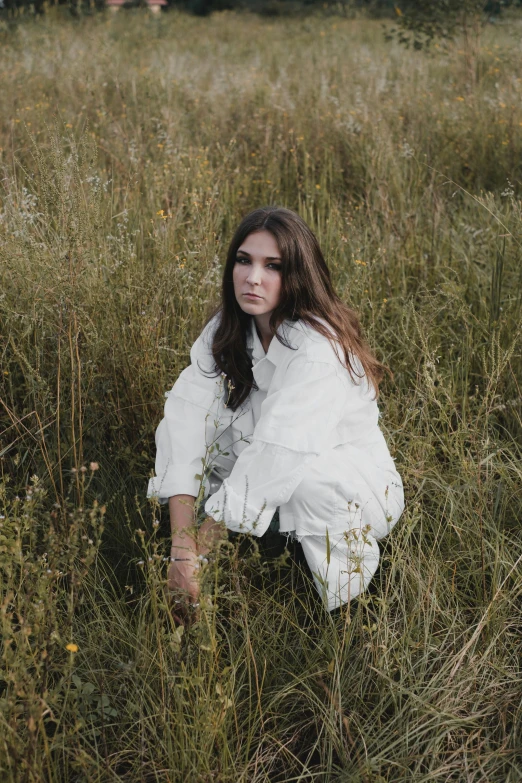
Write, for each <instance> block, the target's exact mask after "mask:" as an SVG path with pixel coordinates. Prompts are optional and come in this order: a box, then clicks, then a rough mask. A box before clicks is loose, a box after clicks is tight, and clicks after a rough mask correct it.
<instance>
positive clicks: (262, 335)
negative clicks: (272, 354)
mask: <svg viewBox="0 0 522 783" xmlns="http://www.w3.org/2000/svg"><path fill="white" fill-rule="evenodd" d="M254 321H255V324H256V328H257V333H258V335H259V339H260V340H261V345H262V346H263V349H264V351H265V353H266V352H267V351H268V348H269V346H270V343H271V342H272V338H273V336H274V335H273V334H272V331H271V329H270V313H267V314H266V315H255V316H254Z"/></svg>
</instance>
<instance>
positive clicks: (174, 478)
mask: <svg viewBox="0 0 522 783" xmlns="http://www.w3.org/2000/svg"><path fill="white" fill-rule="evenodd" d="M196 473H197V470H196V468H194V466H193V465H173V466H171V467H170V468H168V469H167V470H166V471H165V473H164V474H163V475H162V476H153V478H151V479H150V480H149V486H148V489H147V497H148V498H153V497H154V498H158V500H159V502H160V503H167V502H168V499H169V498H171V497H172V496H173V495H192V496H193V497H195V498H196V497H197V496H198V494H199V489H200V487H201V480H200V479H197V478H196Z"/></svg>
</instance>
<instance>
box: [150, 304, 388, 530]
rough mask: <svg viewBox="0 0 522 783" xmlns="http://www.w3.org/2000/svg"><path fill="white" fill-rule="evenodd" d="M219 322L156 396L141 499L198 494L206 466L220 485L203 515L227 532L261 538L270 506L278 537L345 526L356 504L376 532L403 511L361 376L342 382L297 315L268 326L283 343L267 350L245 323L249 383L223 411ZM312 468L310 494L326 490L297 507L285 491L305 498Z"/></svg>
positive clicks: (342, 373) (327, 347)
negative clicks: (152, 450) (160, 414)
mask: <svg viewBox="0 0 522 783" xmlns="http://www.w3.org/2000/svg"><path fill="white" fill-rule="evenodd" d="M218 318H219V314H218V315H217V316H215V318H214V319H213V320H212V321H211V322H210V323H209V324H208V325H207V326H206V328H205V329H204V330H203V332H202V333H201V335H200V336H199V337H198V339H197V340H196V342H195V343H194V345H193V346H192V349H191V353H190V357H191V364H190V366H189V367H187V368H186V369H185V370H183V372H182V373H181V374H180V376H179V378H178V380H177V381H176V383H175V384H174V387H173V388H172V390H171V391H170V392H168V393H167V395H166V396H167V400H166V403H165V411H164V418H163V419H162V421H161V422H160V424H159V426H158V429H157V431H156V447H157V453H156V476H155V477H154V478H152V479H151V480H150V482H149V490H148V496H149V497H150V496H156V497H158V498H159V499H160V502H166V500H167V499H168V498H169V497H171V496H172V495H177V494H188V495H194V496H197V495H198V492H199V489H200V486H201V481H202V480H203V481H205V478H204V477H203V478H202V474H204V468H208V467H212V469H213V471H214V473H215V474H217V476H219V477H220V478H222V479H223V482H222V484H221V487H220V488H219V490H218V491H217V492H215V493H214V494H212V495H210V497H209V498H208V500H207V501H206V503H205V511H206V513H207V514H209V515H210V516H212V517H214V519H216V520H218V521H221V520H223V521H224V522H225V524H226V526H227V527H228V528H229V529H230V530H233V531H236V532H251V533H253V534H255V535H257V536H261V535H263V533H264V532H265V531H266V530H267V528H268V527H269V525H270V521H271V519H272V516H273V514H274V512H275V510H276V508H279V512H280V530H281V532H284V531H290V530H296V531H297V533H298V534H301V535H304V534H310V535H311V534H314V533H315V534H317V533H318V532H319V531H321V532H322V534H323V535H324V531H325V527H326V528H328V529H329V530H330V531H332V532H333V531H334V530H342V529H343V528H345V527H346V526H347V516H346V515H347V513H348V512H349V513H348V516H349V518H350V519H351V520H352V521H353V519H354V513H355V510H356V511H357V514H356V515H358V519H359V522H358V524H360V525H361V526H362V525H366V524H368V525H369V526H370V527H371V528H372V534H373V535H374V536H375V537H376V538H381V537H383V536H384V535H386V534H387V533H388V532H389V530H390V529H391V527H392V526H393V524H394V523H395V522H396V521H397V519H398V518H399V516H400V515H401V513H402V509H403V494H402V482H401V479H400V476H399V474H398V473H397V471H396V469H395V465H394V462H393V459H392V458H391V456H390V453H389V450H388V447H387V445H386V442H385V440H384V437H383V435H382V432H381V430H380V428H379V425H378V417H379V411H378V407H377V403H376V401H375V399H374V396H375V395H374V393H373V390H372V389H371V388H369V385H368V383H367V381H366V379H365V377H363V378H362V379H360V380H359V379H358V378H356V379H352V378H351V376H350V373H349V372H348V370H347V369H346V368H345V367H344V366H343V365H342V363H341V361H340V360H339V356H338V354H337V352H336V350H334V348H333V346H332V344H331V343H330V341H329V340H328V339H327V338H326V337H324V336H323V335H321V334H320V333H319V332H317V331H316V330H315V329H313V328H312V327H310V326H308V325H307V324H305V323H303V322H301V321H295V322H292V321H285V322H283V324H281V326H280V327H279V329H278V332H277V334H278V335H279V336H281V337H282V338H283V339H284V340H285V341H286V342H287V343H288V344H289V346H290V347H288V346H287V345H284V344H282V343H281V342H280V341H279V340H278V338H277V335H276V336H274V338H273V339H272V341H271V343H270V346H269V349H268V351H267V352H266V354H265V351H264V349H263V346H262V344H261V341H260V339H259V336H258V334H257V330H256V328H255V324H254V320H253V319H252V321H251V325H250V331H249V334H248V335H247V350H248V352H249V355H250V356H251V359H252V372H253V376H254V380H255V382H256V385H257V389H255V390H253V391H251V393H250V395H249V396H248V398H247V400H246V401H245V402H244V403H243V405H242V406H241V407H240V408H238V409H237V410H236V411H232V410H230V409H229V408H227V407H226V406H225V404H224V399H225V398H226V395H225V394H224V380H223V378H222V377H221V376H220V375H218V376H217V377H216V374H215V370H214V365H213V359H212V355H211V344H212V337H213V333H214V330H215V328H216V326H217V323H218V321H217V319H218ZM358 366H359V368H360V365H358ZM312 475H315V477H316V479H315V484H314V486H313V488H312V484H310V492H311V493H312V492H313V493H314V494H315V495H317V494H319V495H324V496H325V497H322V498H319V499H318V498H317V497H315V498H314V502H315V506H314V503H313V502H311V503H308V504H307V503H306V502H305V503H304V504H303V502H301V503H300V504H299V505H298V504H297V502H293V500H292V498H293V497H294V498H297V496H298V495H299V496H300V498H301V499H302V496H303V493H304V494H305V495H306V492H307V487H306V484H307V481H309V480H310V476H312ZM317 476H319V477H321V476H324V480H323V479H320V480H319V481H318V480H317ZM303 479H304V481H303ZM301 482H303V485H305V486H300V485H301ZM206 486H207V489H208V484H207V485H206ZM298 487H299V493H297V492H296V489H297V488H298ZM319 501H320V502H319ZM318 503H319V505H318ZM321 503H322V505H321ZM346 509H348V511H347V510H346ZM350 515H351V516H350Z"/></svg>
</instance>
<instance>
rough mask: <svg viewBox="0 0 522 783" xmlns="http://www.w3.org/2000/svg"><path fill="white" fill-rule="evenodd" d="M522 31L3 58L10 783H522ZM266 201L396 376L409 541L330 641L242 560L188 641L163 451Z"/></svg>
mask: <svg viewBox="0 0 522 783" xmlns="http://www.w3.org/2000/svg"><path fill="white" fill-rule="evenodd" d="M521 30H522V21H521V20H520V18H518V17H512V18H511V19H509V23H505V24H499V25H497V26H496V27H490V28H488V29H486V30H485V31H484V33H483V35H482V37H481V38H480V40H478V41H468V42H467V43H462V44H457V45H456V46H454V47H450V48H448V49H444V48H443V47H441V46H438V47H435V48H433V50H432V51H431V53H419V52H412V51H407V50H403V49H400V48H398V47H397V46H396V45H392V44H389V43H386V42H385V41H384V37H383V34H382V26H381V24H380V23H378V22H371V21H364V20H346V19H342V18H336V17H333V16H316V17H310V18H308V19H301V20H299V19H288V20H276V19H271V20H269V19H258V18H256V17H254V16H250V15H246V14H245V15H239V14H237V15H236V14H233V13H229V12H224V13H220V14H216V15H214V16H212V17H211V18H208V19H197V18H191V17H188V16H184V15H182V14H179V13H169V14H167V15H164V16H162V17H161V19H155V18H149V17H148V16H147V15H146V14H142V13H131V12H129V13H128V14H121V15H119V16H115V17H111V18H109V17H105V16H100V17H99V18H92V19H88V20H85V21H80V22H77V23H73V22H71V21H65V20H62V21H57V20H55V19H53V18H52V17H50V16H48V17H47V18H46V19H43V20H37V21H35V22H27V23H26V24H23V25H20V26H18V27H17V28H13V29H9V28H7V27H6V26H4V27H2V28H1V29H0V45H1V47H2V53H1V60H0V82H1V84H2V91H1V92H2V100H1V102H0V148H1V151H0V166H1V184H0V312H1V329H0V351H1V354H0V355H1V374H0V400H1V413H0V416H1V429H0V431H1V436H0V438H1V441H0V455H1V460H0V466H1V470H2V475H3V487H2V490H1V494H0V505H1V508H0V511H1V514H0V569H1V573H2V585H1V591H2V592H1V613H0V620H1V623H2V638H3V650H2V657H1V662H0V770H1V778H2V781H6V783H7V782H8V781H9V782H13V783H14V782H15V781H16V783H19V782H20V781H23V782H24V783H25V782H27V783H36V782H40V781H46V782H47V781H48V782H49V783H51V781H52V783H75V782H78V783H79V782H80V781H89V783H93V782H94V781H100V783H101V782H102V781H103V783H105V781H107V782H108V781H115V780H122V781H129V783H136V782H138V781H140V783H141V781H143V782H145V781H146V782H147V783H149V781H150V782H151V783H152V781H162V782H163V781H171V782H174V781H176V783H177V782H178V781H180V782H181V781H190V783H207V782H210V781H219V783H228V782H230V783H239V782H240V781H244V782H245V783H247V782H248V783H258V782H261V781H266V782H267V783H268V781H270V783H276V782H277V783H289V781H296V783H297V781H300V782H303V783H304V781H328V782H331V781H337V782H338V783H344V782H347V781H350V783H356V782H357V781H361V783H362V782H363V781H364V782H368V783H370V782H371V783H377V781H380V783H383V782H384V781H426V782H427V781H440V783H442V781H444V782H445V783H446V782H447V781H458V782H459V783H461V782H462V781H467V782H469V783H479V782H480V783H481V782H482V781H488V783H515V781H520V780H522V757H521V748H522V706H521V703H522V687H521V670H520V665H521V663H520V662H521V655H520V653H521V646H520V644H521V638H522V637H521V621H520V600H521V593H522V577H521V574H522V568H521V555H522V537H521V528H520V519H521V516H522V491H521V477H522V469H521V464H522V463H521V453H520V451H521V449H520V444H521V434H522V426H521V424H522V423H521V405H522V394H521V389H520V380H521V377H522V373H521V368H522V363H521V354H520V347H521V345H520V325H521V304H522V297H521V290H522V267H521V261H520V258H521V254H520V249H521V238H522V237H521V220H520V218H521V208H522V202H521V167H522V154H521V153H522V100H521V98H522V79H521V78H520V74H521V73H522V46H521V43H520V41H521V35H520V33H521ZM274 202H276V203H279V204H283V205H285V206H289V207H291V208H295V209H297V210H298V211H299V212H300V213H301V214H302V215H303V217H304V218H305V219H306V220H308V221H309V222H310V224H311V225H312V227H313V228H314V230H315V231H316V233H317V235H318V237H319V240H320V242H321V244H322V246H323V248H324V250H325V254H326V256H327V259H328V263H329V265H330V267H331V270H332V274H333V276H334V278H335V282H336V286H337V289H338V291H339V292H340V294H341V295H342V296H343V298H345V299H346V301H349V302H351V303H352V304H353V305H354V306H355V307H356V308H357V310H358V311H359V313H360V315H361V318H362V321H363V324H364V326H365V329H366V333H367V335H368V339H369V340H370V342H371V344H372V345H373V346H374V348H375V350H376V351H377V353H378V355H379V357H380V358H381V359H383V360H384V361H385V362H386V363H387V364H388V365H389V366H390V367H391V368H392V369H393V371H394V380H393V382H392V381H387V382H386V383H385V385H384V387H383V390H382V395H381V398H380V404H381V410H382V414H383V415H382V426H383V429H384V431H385V434H386V437H387V439H388V441H389V443H390V447H391V449H392V451H393V454H394V456H395V457H396V461H397V465H398V466H399V469H400V471H401V473H402V475H403V478H404V483H405V487H406V494H407V509H406V511H405V514H404V516H403V518H402V520H401V521H400V522H399V524H398V525H397V526H396V528H395V529H394V530H393V532H392V534H391V535H390V536H389V537H388V539H387V540H386V541H385V542H383V544H382V547H381V548H382V564H381V568H380V571H379V574H378V577H377V578H376V580H375V583H374V586H373V588H372V590H371V591H370V592H369V593H368V594H367V595H365V596H363V597H362V598H361V599H360V600H358V601H355V602H353V603H352V605H351V606H350V607H349V610H348V611H347V612H342V613H339V612H334V613H333V614H332V615H331V616H330V615H328V614H326V613H325V612H324V611H323V610H322V609H321V608H320V606H319V604H318V597H317V595H316V593H315V588H314V587H313V585H312V584H311V582H310V575H309V574H308V573H306V569H304V567H302V562H300V560H299V557H298V554H299V553H298V552H294V553H292V552H291V553H290V555H291V556H290V557H287V556H286V555H285V553H284V552H283V553H281V552H279V553H278V552H277V551H275V552H274V550H271V549H270V548H269V544H270V542H268V541H267V540H261V541H259V542H257V541H255V540H249V539H247V538H245V539H244V540H242V541H240V542H239V541H238V540H237V539H235V540H231V541H230V542H229V545H228V547H225V548H224V549H223V550H222V551H221V553H220V555H219V556H217V555H216V556H215V557H214V558H211V560H210V563H209V565H208V567H207V568H206V572H205V587H204V600H203V609H202V615H201V619H200V621H199V622H198V623H197V624H195V625H194V626H192V627H191V628H190V629H189V630H186V631H185V632H184V633H183V632H182V630H180V629H177V628H176V627H175V626H174V624H173V622H172V620H171V618H170V614H169V611H168V607H167V604H166V601H165V597H164V593H163V585H164V579H165V563H164V562H163V557H164V555H165V554H166V552H167V539H168V520H167V518H166V515H165V510H164V509H162V510H160V509H157V508H154V507H153V506H151V505H150V504H149V503H148V502H147V501H146V499H145V488H146V481H147V476H148V475H149V474H150V472H151V470H152V467H153V456H154V430H155V427H156V425H157V423H158V421H159V419H160V417H161V411H162V405H163V399H164V397H163V395H164V392H165V391H166V390H167V389H168V388H170V387H171V386H172V384H173V382H174V381H175V379H176V377H177V374H178V373H179V371H180V370H181V369H182V368H183V367H184V366H185V365H186V363H187V361H188V353H189V348H190V345H191V343H192V341H193V340H194V338H195V336H196V335H197V334H198V331H199V329H200V326H201V324H202V320H203V318H204V316H205V314H206V313H207V312H208V310H209V308H210V307H211V306H212V304H213V303H214V302H215V300H216V296H217V292H218V286H219V278H220V266H221V263H222V261H223V253H224V249H225V247H226V244H227V241H228V239H229V237H230V232H231V230H232V228H233V227H234V225H235V224H236V222H237V221H238V219H239V218H240V217H241V216H242V215H243V214H244V213H245V212H246V211H248V210H249V209H251V208H252V207H254V206H257V205H260V204H264V203H274ZM155 519H158V520H159V526H158V525H154V520H155ZM257 544H259V546H258V545H257ZM272 544H273V542H272Z"/></svg>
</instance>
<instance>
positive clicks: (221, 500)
mask: <svg viewBox="0 0 522 783" xmlns="http://www.w3.org/2000/svg"><path fill="white" fill-rule="evenodd" d="M205 512H206V513H207V514H208V516H210V517H212V518H213V519H215V520H216V522H224V523H225V525H226V527H227V528H228V529H229V530H232V531H233V532H234V533H252V534H253V535H255V536H258V537H260V536H262V535H263V534H264V533H266V531H267V530H268V527H269V525H270V522H271V520H272V517H273V516H274V513H275V507H271V506H268V505H265V506H264V507H262V508H256V507H255V506H253V505H251V504H249V503H246V502H245V498H244V497H242V496H241V495H238V494H237V492H235V491H234V490H233V489H232V488H231V486H230V485H229V484H228V482H227V480H226V479H225V480H224V481H223V483H222V485H221V487H220V488H219V489H218V491H217V492H215V493H214V494H213V495H211V496H210V497H209V498H208V500H207V502H206V503H205Z"/></svg>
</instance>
